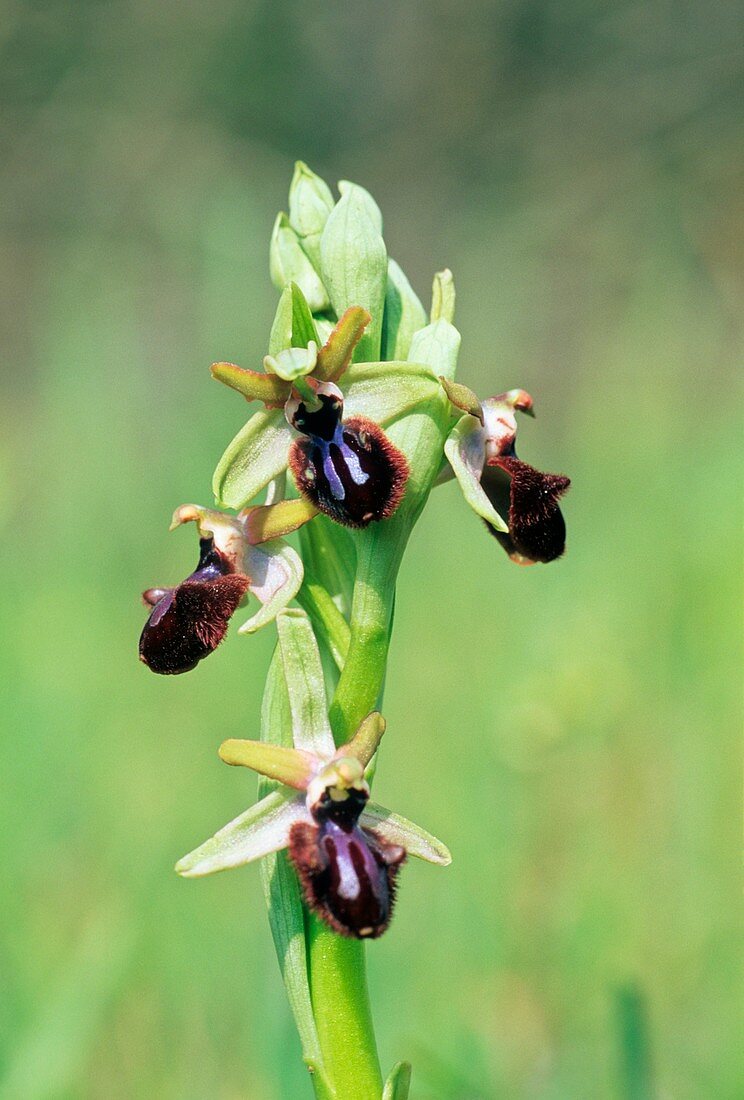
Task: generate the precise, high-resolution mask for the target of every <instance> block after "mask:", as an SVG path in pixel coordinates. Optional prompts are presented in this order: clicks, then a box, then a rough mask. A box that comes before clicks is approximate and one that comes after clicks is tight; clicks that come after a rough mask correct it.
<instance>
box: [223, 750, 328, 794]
mask: <svg viewBox="0 0 744 1100" xmlns="http://www.w3.org/2000/svg"><path fill="white" fill-rule="evenodd" d="M219 753H220V760H224V762H225V763H226V764H230V765H232V766H233V767H241V768H251V770H252V771H254V772H259V773H260V774H261V775H265V776H266V777H267V779H275V780H276V781H277V782H278V783H283V784H284V786H285V787H294V789H295V790H298V791H304V790H307V785H308V783H309V782H310V780H311V779H312V776H313V770H314V760H313V758H312V757H311V756H310V754H309V753H306V752H300V750H299V749H289V748H286V747H285V746H284V745H271V744H269V743H268V742H266V741H242V740H239V739H237V738H230V739H229V740H227V741H223V742H222V744H221V745H220V749H219Z"/></svg>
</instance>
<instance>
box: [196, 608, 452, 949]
mask: <svg viewBox="0 0 744 1100" xmlns="http://www.w3.org/2000/svg"><path fill="white" fill-rule="evenodd" d="M285 614H286V613H285ZM290 614H291V613H290ZM280 621H281V619H280ZM384 730H385V722H384V719H383V718H382V716H381V715H380V714H378V713H377V712H372V713H371V714H369V715H368V716H367V717H366V718H365V719H364V721H363V722H362V723H361V725H360V726H359V729H358V730H357V732H356V734H355V735H354V737H353V738H352V739H351V741H349V742H348V743H347V744H346V745H342V746H341V747H340V748H338V749H335V748H334V745H333V738H332V736H331V733H330V729H329V728H328V727H327V726H325V725H324V727H323V729H315V730H314V731H312V732H308V733H307V739H306V740H305V738H304V736H303V735H302V734H301V735H300V736H299V737H298V736H295V748H287V747H283V746H279V745H273V744H270V743H267V742H261V741H242V740H230V741H226V742H225V743H224V744H223V745H222V746H221V748H220V756H221V757H222V759H223V760H224V761H225V762H226V763H228V764H233V765H242V766H244V767H249V768H252V769H253V770H254V771H257V772H259V773H260V774H262V775H265V776H268V777H269V778H271V779H275V780H278V781H279V782H280V783H282V784H283V786H281V787H279V788H278V789H277V790H275V791H273V792H272V793H271V794H269V795H267V796H266V797H265V798H263V799H262V800H261V801H260V802H259V803H257V804H256V805H255V806H252V807H251V808H250V809H249V810H247V811H246V813H245V814H241V816H240V817H238V818H236V819H235V821H232V822H230V824H229V825H227V826H225V828H224V829H221V830H220V832H219V833H217V834H216V835H215V836H214V837H212V838H211V840H208V841H206V843H205V844H203V845H201V847H199V848H197V849H196V850H195V851H193V852H191V853H190V854H189V855H188V856H185V857H184V858H183V859H182V860H181V861H180V863H178V864H177V867H176V870H177V871H179V872H180V873H181V874H182V875H186V876H199V875H205V874H210V873H212V872H214V871H220V870H225V869H227V868H229V867H236V866H240V865H242V864H244V863H248V862H251V861H252V860H255V859H258V858H260V857H261V856H264V855H268V854H269V853H271V852H275V851H279V850H281V849H282V848H287V849H288V854H289V858H290V860H291V861H292V863H293V865H294V867H295V869H296V871H297V874H298V877H299V880H300V884H301V886H302V890H303V894H304V897H305V901H306V902H307V904H308V906H309V907H310V908H311V909H313V910H314V911H315V912H316V913H317V914H318V916H319V917H320V918H321V919H322V920H323V921H325V923H326V924H328V925H329V926H330V927H331V928H333V929H334V931H336V932H338V933H339V934H341V935H343V936H348V937H352V938H356V939H375V938H377V937H378V936H380V935H382V933H383V932H384V931H385V929H386V928H387V927H388V925H389V923H390V918H391V915H392V911H393V904H394V901H395V890H396V879H397V874H398V871H399V870H400V867H401V865H402V864H403V862H404V861H405V859H406V857H407V855H414V856H417V857H419V858H421V859H426V860H428V861H429V862H431V863H438V864H442V865H446V864H448V863H449V862H450V859H451V857H450V854H449V852H448V850H447V849H446V848H445V846H444V845H443V844H442V843H441V841H438V840H436V838H435V837H432V836H431V834H429V833H427V832H426V831H425V830H424V829H421V828H420V826H418V825H415V824H414V823H413V822H411V821H408V820H406V818H403V817H400V816H399V815H398V814H394V813H392V812H391V811H390V810H387V809H385V808H384V807H382V806H380V805H378V804H376V803H373V802H371V801H370V793H369V786H368V783H367V780H366V778H365V768H366V766H367V765H368V764H369V762H370V760H371V759H372V756H373V755H374V753H375V751H376V750H377V747H378V745H379V743H380V739H381V738H382V735H383V733H384ZM301 745H305V746H306V747H300V746H301ZM310 745H314V746H315V747H314V748H313V749H311V748H310V747H309V746H310Z"/></svg>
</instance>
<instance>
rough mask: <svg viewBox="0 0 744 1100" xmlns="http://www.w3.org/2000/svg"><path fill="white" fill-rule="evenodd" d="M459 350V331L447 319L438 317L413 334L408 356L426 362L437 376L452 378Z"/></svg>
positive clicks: (418, 361) (413, 359) (415, 360)
mask: <svg viewBox="0 0 744 1100" xmlns="http://www.w3.org/2000/svg"><path fill="white" fill-rule="evenodd" d="M459 351H460V333H459V332H458V331H457V329H456V328H455V326H454V325H451V324H450V322H449V321H445V320H444V318H440V319H439V320H438V321H433V322H432V323H431V324H430V325H427V326H426V328H422V329H419V331H418V332H417V333H416V334H415V335H414V337H413V340H412V341H411V350H410V351H409V353H408V358H409V359H410V360H411V361H412V362H416V363H427V364H428V365H429V366H430V367H431V368H432V370H433V371H434V372H435V374H436V375H437V376H438V377H442V376H443V377H444V378H454V377H455V371H456V369H457V355H458V352H459Z"/></svg>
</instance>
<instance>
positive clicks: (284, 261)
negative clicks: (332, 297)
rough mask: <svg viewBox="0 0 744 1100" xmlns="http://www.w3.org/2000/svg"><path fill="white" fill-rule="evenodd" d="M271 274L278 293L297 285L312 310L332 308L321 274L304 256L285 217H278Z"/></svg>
mask: <svg viewBox="0 0 744 1100" xmlns="http://www.w3.org/2000/svg"><path fill="white" fill-rule="evenodd" d="M269 272H270V274H271V281H272V283H273V284H274V286H275V287H276V288H277V290H283V289H284V287H285V286H286V285H287V283H292V282H294V283H297V285H298V286H299V287H300V289H301V290H302V293H303V294H304V295H305V297H306V298H307V301H308V303H309V305H310V308H311V309H313V310H317V311H319V312H320V311H321V310H324V309H327V307H328V305H329V301H328V293H327V291H326V288H325V287H324V286H323V283H322V282H321V280H320V276H319V275H318V272H317V271H316V270H315V268H314V267H313V265H312V263H311V262H310V260H309V259H308V257H307V256H306V255H305V253H304V252H303V250H302V245H301V244H300V239H299V237H298V236H297V234H296V233H295V231H294V229H292V227H291V226H290V224H289V219H288V218H287V215H286V214H277V217H276V221H275V222H274V229H273V232H272V234H271V246H270V249H269Z"/></svg>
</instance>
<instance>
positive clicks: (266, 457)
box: [212, 409, 292, 511]
mask: <svg viewBox="0 0 744 1100" xmlns="http://www.w3.org/2000/svg"><path fill="white" fill-rule="evenodd" d="M291 444H292V429H291V428H290V426H289V424H288V423H287V421H286V419H285V417H284V411H283V410H282V409H260V410H259V411H258V412H257V413H254V414H253V416H252V417H251V418H250V420H249V421H248V423H247V424H245V425H244V426H243V427H242V428H241V429H240V431H239V432H238V434H237V435H236V436H235V438H234V439H233V441H232V443H230V445H229V446H228V448H227V450H226V451H225V453H224V454H223V456H222V458H221V459H220V461H219V463H218V466H217V469H216V470H215V472H214V478H213V480H212V488H213V490H214V495H215V497H216V498H217V501H218V503H219V504H221V505H222V506H223V507H225V508H234V509H235V510H236V511H238V510H239V509H240V508H244V507H245V506H246V504H248V503H250V501H251V500H253V499H254V497H256V496H257V495H258V493H260V492H261V490H262V489H263V488H264V487H265V486H266V485H268V483H269V482H270V481H272V480H273V478H275V477H278V476H279V474H281V473H282V471H283V470H285V469H286V466H287V456H288V455H289V448H290V446H291Z"/></svg>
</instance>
